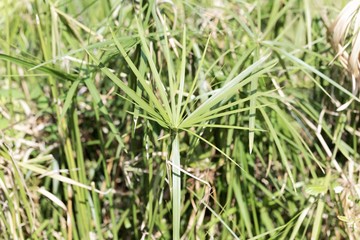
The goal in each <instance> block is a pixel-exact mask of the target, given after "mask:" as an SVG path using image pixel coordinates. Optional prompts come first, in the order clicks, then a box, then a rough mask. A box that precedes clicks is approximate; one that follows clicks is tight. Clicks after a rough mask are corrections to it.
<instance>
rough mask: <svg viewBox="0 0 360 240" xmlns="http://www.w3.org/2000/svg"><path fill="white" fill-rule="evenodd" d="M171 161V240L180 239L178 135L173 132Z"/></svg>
mask: <svg viewBox="0 0 360 240" xmlns="http://www.w3.org/2000/svg"><path fill="white" fill-rule="evenodd" d="M170 158H171V162H172V188H173V189H172V191H173V192H172V195H173V196H172V197H173V198H172V201H173V240H178V239H180V214H181V178H180V177H181V174H180V144H179V135H178V133H176V134H175V136H174V138H173V142H172V151H171V157H170Z"/></svg>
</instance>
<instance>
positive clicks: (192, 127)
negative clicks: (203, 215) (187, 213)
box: [87, 14, 276, 239]
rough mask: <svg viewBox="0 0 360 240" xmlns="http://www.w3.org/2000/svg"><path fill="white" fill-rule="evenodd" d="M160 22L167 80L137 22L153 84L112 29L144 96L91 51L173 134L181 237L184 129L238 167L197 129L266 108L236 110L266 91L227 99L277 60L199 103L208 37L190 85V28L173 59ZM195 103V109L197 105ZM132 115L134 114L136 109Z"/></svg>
mask: <svg viewBox="0 0 360 240" xmlns="http://www.w3.org/2000/svg"><path fill="white" fill-rule="evenodd" d="M154 15H156V14H154ZM156 26H157V29H158V34H159V36H161V37H159V40H158V41H159V43H160V46H161V50H162V52H163V54H164V56H165V60H166V64H167V69H166V70H167V79H163V78H164V77H163V76H162V75H161V72H160V71H159V70H158V69H157V64H156V60H154V54H152V52H151V49H150V47H149V46H150V44H149V40H148V39H147V36H146V34H145V31H144V29H143V27H142V25H141V24H140V23H139V22H138V23H137V28H138V33H139V39H140V44H141V51H142V54H143V56H144V57H145V58H146V62H147V64H148V67H149V69H150V73H151V82H152V84H151V83H150V81H148V79H146V78H145V77H144V76H146V75H147V74H144V72H142V70H141V69H140V68H138V67H137V66H136V65H135V63H134V62H133V61H132V60H131V58H130V57H129V55H128V53H127V51H126V50H125V48H124V46H123V45H122V44H121V43H120V42H119V41H118V40H117V37H116V35H115V33H112V34H113V40H114V43H115V45H116V47H117V49H118V51H119V53H120V54H121V56H122V57H123V58H124V60H125V62H126V64H127V65H128V67H129V68H130V69H131V70H132V72H133V73H134V75H135V76H136V78H137V81H138V83H137V84H138V85H139V86H141V88H142V89H143V93H142V94H139V93H138V92H136V91H134V90H133V89H132V88H130V87H129V86H128V85H127V84H126V83H124V82H123V81H122V80H121V79H120V78H119V77H118V76H117V75H116V74H114V73H113V71H112V70H111V69H109V68H107V67H105V66H104V65H103V64H101V62H100V60H99V58H97V57H96V56H95V55H94V54H93V53H91V52H90V51H87V52H88V54H89V56H90V57H91V59H92V60H93V61H94V62H95V64H97V65H98V66H99V67H100V69H101V71H102V72H103V73H104V74H105V75H106V76H107V77H108V78H110V79H111V80H112V81H113V83H114V84H116V85H117V86H118V87H119V88H120V89H121V90H122V91H123V92H124V93H125V94H126V97H125V98H126V99H127V100H129V101H131V102H132V103H133V104H134V105H135V106H136V109H139V110H140V112H139V113H136V114H137V115H138V116H139V117H143V118H144V119H147V120H149V121H154V122H156V123H158V124H159V125H160V126H161V127H162V128H163V129H164V130H166V131H167V132H168V133H169V136H171V142H170V143H169V144H170V148H171V154H170V161H171V167H172V176H171V179H172V212H173V223H172V225H173V239H179V238H180V213H181V172H186V171H185V170H183V169H182V167H181V164H180V156H181V155H180V142H181V139H180V133H181V132H185V133H186V134H189V135H192V136H194V137H196V138H199V139H200V140H201V141H204V142H206V143H207V144H209V145H211V146H212V147H214V148H216V149H217V151H219V152H220V153H222V154H223V155H224V156H225V157H226V158H227V159H229V160H230V161H232V162H233V163H234V164H236V165H237V166H239V165H238V164H237V163H236V162H235V161H234V160H233V159H232V158H231V157H230V156H228V155H226V154H225V153H224V152H223V151H221V149H219V148H217V147H216V146H215V145H213V144H212V143H210V142H209V141H208V140H206V139H204V138H202V137H201V136H200V135H199V134H197V133H195V132H196V129H199V128H206V127H213V128H228V127H229V126H228V125H217V124H213V121H214V120H215V119H217V118H219V117H223V116H227V115H231V114H238V113H242V112H243V113H244V114H246V113H247V112H249V111H250V110H251V109H252V112H253V109H256V108H259V107H263V106H261V105H256V104H250V107H248V108H241V109H236V110H234V109H233V107H234V106H237V105H239V104H240V103H244V102H249V101H251V100H252V99H254V98H256V97H259V96H260V95H261V94H263V95H265V94H266V93H256V94H252V95H250V96H249V97H246V98H243V99H240V100H236V101H234V102H231V101H228V100H229V99H231V98H232V97H233V96H235V95H236V94H238V91H239V89H241V88H243V87H244V86H246V85H247V84H249V83H251V82H252V81H253V80H257V79H258V78H259V77H260V76H262V75H264V74H266V73H268V72H270V71H271V70H272V69H273V67H274V65H275V64H276V61H267V59H268V58H269V56H270V54H267V55H265V56H262V57H260V58H259V59H258V60H257V61H254V63H253V64H251V65H250V66H248V67H247V68H246V69H245V70H244V71H242V72H241V73H240V74H238V75H237V76H235V77H234V78H233V79H231V80H230V81H227V82H226V83H224V85H223V86H221V87H220V88H218V89H216V90H214V91H212V92H210V93H207V94H208V96H209V97H208V98H207V100H205V101H204V102H202V103H198V102H197V101H195V100H194V99H197V96H196V90H197V89H196V86H197V81H198V76H199V69H200V68H201V67H202V63H203V61H204V57H205V52H206V47H207V45H208V42H209V41H208V42H207V45H206V47H205V50H204V54H203V56H202V59H201V61H200V66H199V69H198V70H197V73H196V74H195V78H194V79H193V80H192V82H191V84H189V83H187V84H186V83H185V79H186V67H187V54H188V46H187V44H188V43H187V42H186V39H187V32H186V29H184V31H183V36H182V47H181V48H182V51H181V52H182V53H181V56H179V58H180V59H178V60H179V61H174V59H173V57H171V56H172V55H171V54H172V52H171V51H173V50H171V48H170V47H169V41H168V36H167V34H162V33H163V32H165V26H164V24H163V23H161V22H160V21H157V22H156ZM159 30H160V31H159ZM173 55H176V54H173ZM189 85H190V86H189ZM194 106H196V107H195V108H194ZM192 109H195V110H192ZM230 109H231V111H230ZM132 114H134V115H135V112H134V113H132ZM231 127H232V128H234V129H242V130H244V129H245V130H252V131H254V130H256V129H250V128H246V127H239V126H231ZM239 167H240V166H239ZM222 222H223V221H222ZM223 223H224V222H223ZM224 224H225V223H224ZM225 225H226V224H225ZM225 227H226V228H227V229H228V230H229V231H230V232H231V233H232V234H233V236H234V237H235V238H237V236H236V235H235V233H233V232H232V231H231V229H230V228H228V227H227V226H225Z"/></svg>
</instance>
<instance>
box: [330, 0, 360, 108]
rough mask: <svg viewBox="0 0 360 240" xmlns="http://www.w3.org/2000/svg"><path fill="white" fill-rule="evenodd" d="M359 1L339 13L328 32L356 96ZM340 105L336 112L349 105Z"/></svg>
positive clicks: (359, 81)
mask: <svg viewBox="0 0 360 240" xmlns="http://www.w3.org/2000/svg"><path fill="white" fill-rule="evenodd" d="M359 9H360V1H359V0H353V1H350V2H349V3H348V4H347V5H346V6H345V7H344V8H343V10H342V11H341V12H340V14H339V15H338V17H337V18H336V20H335V22H334V23H333V24H332V26H331V28H330V30H331V33H332V44H333V47H334V48H335V50H336V51H337V52H338V54H337V57H338V58H339V60H340V62H341V64H342V65H343V66H344V68H345V69H346V70H347V71H348V72H349V74H350V75H351V78H352V92H353V94H354V95H356V94H357V93H358V91H359V88H360V64H359V53H360V33H359V29H360V28H359V27H360V13H359ZM351 102H352V100H351V101H349V102H348V103H346V104H344V105H342V106H340V107H339V109H338V110H342V109H345V108H346V107H347V106H348V105H350V103H351Z"/></svg>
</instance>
